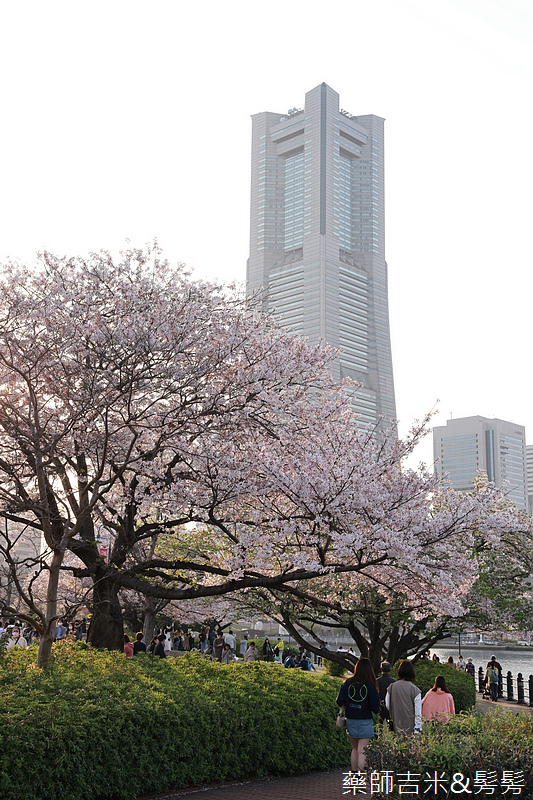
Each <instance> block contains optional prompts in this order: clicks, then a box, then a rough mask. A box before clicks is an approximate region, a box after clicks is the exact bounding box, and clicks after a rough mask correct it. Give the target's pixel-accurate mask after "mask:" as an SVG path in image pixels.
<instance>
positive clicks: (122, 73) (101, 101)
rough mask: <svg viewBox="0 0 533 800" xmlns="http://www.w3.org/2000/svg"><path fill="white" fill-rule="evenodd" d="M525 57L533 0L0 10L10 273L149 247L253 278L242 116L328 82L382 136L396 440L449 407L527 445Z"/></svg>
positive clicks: (75, 5)
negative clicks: (54, 256) (492, 422)
mask: <svg viewBox="0 0 533 800" xmlns="http://www.w3.org/2000/svg"><path fill="white" fill-rule="evenodd" d="M532 43H533V5H532V3H531V1H530V0H333V1H332V2H329V3H326V4H311V3H307V2H305V3H304V2H299V3H295V2H288V1H285V2H280V1H279V0H270V2H269V3H267V4H264V3H257V2H253V0H242V1H241V0H239V1H238V2H231V1H230V2H228V3H225V4H221V3H219V2H214V0H204V2H202V3H194V2H191V3H185V2H184V1H183V0H181V2H180V0H174V1H173V2H170V1H169V0H159V1H158V2H139V1H138V0H128V1H127V2H126V1H125V0H106V2H102V0H92V2H90V3H89V2H86V3H81V2H72V0H68V2H60V1H59V2H52V0H49V2H42V0H41V1H40V2H31V1H27V2H24V3H13V2H8V1H7V0H3V2H2V1H1V0H0V71H1V75H2V84H1V88H0V92H1V112H2V122H1V127H0V148H1V149H0V152H1V153H2V166H1V172H0V176H1V184H0V186H1V190H0V226H1V228H0V258H1V259H4V258H5V257H6V256H13V257H22V258H29V257H31V255H32V254H33V253H34V252H35V251H36V250H38V249H42V248H43V247H46V248H48V249H49V250H52V251H54V252H57V253H59V254H78V253H84V252H86V251H87V250H91V249H101V248H107V249H115V248H117V247H119V246H120V245H122V244H123V243H124V241H125V239H126V238H129V239H131V241H132V243H133V244H136V245H142V244H144V243H145V242H147V241H149V240H151V239H152V238H153V237H154V236H156V237H157V238H158V239H159V242H160V244H161V245H162V247H163V249H164V251H165V253H166V255H167V256H168V257H170V258H171V259H172V260H179V261H184V262H186V263H187V264H188V265H189V266H190V267H192V268H193V269H194V270H195V271H196V273H197V275H199V276H203V277H216V278H220V279H223V280H235V279H236V280H241V281H244V279H245V274H246V258H247V256H248V226H249V194H250V188H249V182H250V135H251V123H250V115H251V114H255V113H257V112H260V111H276V112H278V111H279V112H280V113H284V112H285V111H287V109H288V108H291V107H294V106H297V107H301V106H303V104H304V95H305V93H306V91H308V90H310V89H311V88H313V87H314V86H316V85H318V84H319V83H321V82H322V81H325V82H326V83H328V84H329V85H330V86H331V87H332V88H333V89H335V90H336V91H337V92H338V93H339V94H340V99H341V106H342V107H343V108H347V109H348V110H349V111H351V112H352V113H353V114H369V113H372V114H377V115H379V116H382V117H385V118H386V120H387V122H386V128H385V130H386V211H387V261H388V263H389V302H390V313H391V328H392V346H393V359H394V371H395V382H396V399H397V409H398V416H399V419H400V422H401V429H400V430H402V429H403V430H404V431H405V430H406V428H407V427H408V425H409V423H410V422H411V421H412V420H413V419H414V418H417V417H420V416H422V415H423V414H424V412H425V411H427V410H429V409H430V408H431V407H433V405H434V404H435V402H436V400H437V399H439V400H440V405H439V409H440V411H439V413H438V415H437V417H436V418H435V424H444V421H445V420H446V419H447V418H449V417H450V414H453V416H454V417H460V416H467V415H471V414H481V415H483V416H495V417H500V418H503V419H507V420H510V421H512V422H516V423H519V424H522V425H525V426H526V431H527V433H528V441H530V442H533V404H532V403H531V401H530V392H531V391H532V388H533V375H532V368H531V347H530V327H531V325H530V319H531V311H532V304H531V289H532V278H531V267H532V265H531V241H530V239H531V228H532V223H531V218H532V215H531V194H532V188H531V187H532V185H533V158H532V141H533V131H532V127H533V126H532V119H533V111H532V103H531V87H532V85H533V83H532V80H531V78H532V74H531V73H532V57H531V45H532ZM528 98H529V99H528ZM418 458H419V459H422V460H424V461H426V462H428V463H429V462H431V460H432V448H431V442H430V439H429V438H428V440H426V443H425V444H424V445H423V446H422V447H421V450H420V452H419V453H418ZM417 460H418V459H417Z"/></svg>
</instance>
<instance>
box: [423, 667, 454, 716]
mask: <svg viewBox="0 0 533 800" xmlns="http://www.w3.org/2000/svg"><path fill="white" fill-rule="evenodd" d="M452 714H455V703H454V701H453V697H452V693H451V692H450V690H449V689H448V687H447V686H446V679H445V677H444V675H437V676H436V677H435V683H434V684H433V687H432V688H431V689H430V690H429V692H426V694H425V695H424V697H423V698H422V719H441V720H447V719H449V717H451V716H452Z"/></svg>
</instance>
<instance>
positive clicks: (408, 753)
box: [367, 709, 533, 798]
mask: <svg viewBox="0 0 533 800" xmlns="http://www.w3.org/2000/svg"><path fill="white" fill-rule="evenodd" d="M372 770H377V771H378V772H380V771H383V770H391V771H392V772H394V773H395V774H396V775H398V774H401V773H403V774H405V773H406V772H407V770H410V771H411V772H412V773H418V774H420V775H422V776H424V775H425V772H426V771H428V772H429V773H430V774H432V773H433V771H434V770H437V771H438V772H439V774H440V773H441V772H444V773H445V775H446V777H447V778H448V779H450V778H451V777H452V776H453V774H454V773H456V772H461V773H463V775H465V776H466V777H467V778H469V779H470V790H471V791H472V790H473V789H474V787H473V781H474V779H475V776H476V771H487V772H491V771H496V773H497V777H498V780H499V779H500V777H501V774H502V771H503V770H511V771H513V772H518V771H522V772H523V775H524V779H525V782H526V786H525V788H524V789H523V790H522V793H521V797H522V798H525V797H533V715H532V714H531V713H529V712H527V711H525V712H520V713H518V714H513V712H512V711H503V710H501V709H494V711H493V712H492V713H489V714H486V715H482V714H480V713H479V712H475V711H474V712H468V713H463V714H459V715H456V716H454V717H451V718H450V719H449V720H448V721H447V722H442V721H434V722H425V723H424V726H423V731H422V733H421V734H417V735H414V736H395V735H394V734H392V733H391V732H390V731H389V729H388V727H387V726H379V725H378V726H376V737H375V738H374V739H372V741H371V743H370V745H369V747H368V748H367V771H368V772H369V773H370V772H371V771H372ZM425 788H426V787H425ZM423 791H424V789H422V790H421V792H420V794H423ZM475 795H476V790H475V789H474V791H472V794H471V795H466V794H464V795H461V796H463V797H474V796H475ZM426 796H427V797H434V794H433V793H430V794H428V795H426ZM451 796H455V795H451ZM479 796H480V797H487V796H489V795H487V794H480V795H479ZM494 796H495V797H502V796H503V791H500V789H499V788H497V789H496V791H495V795H494ZM505 796H506V797H512V796H514V794H513V793H512V792H509V793H508V794H506V795H505Z"/></svg>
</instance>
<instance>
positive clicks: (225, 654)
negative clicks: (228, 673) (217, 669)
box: [220, 642, 233, 664]
mask: <svg viewBox="0 0 533 800" xmlns="http://www.w3.org/2000/svg"><path fill="white" fill-rule="evenodd" d="M220 660H221V662H222V664H230V663H231V662H232V661H233V651H232V649H231V647H230V646H229V644H228V643H227V642H226V644H225V645H224V649H223V651H222V658H221V659H220Z"/></svg>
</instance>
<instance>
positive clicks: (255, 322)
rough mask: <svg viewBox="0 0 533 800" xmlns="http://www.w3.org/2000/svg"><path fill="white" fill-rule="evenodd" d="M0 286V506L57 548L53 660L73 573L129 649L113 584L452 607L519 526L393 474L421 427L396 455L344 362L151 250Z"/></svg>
mask: <svg viewBox="0 0 533 800" xmlns="http://www.w3.org/2000/svg"><path fill="white" fill-rule="evenodd" d="M0 291H1V295H0V383H1V385H2V395H1V398H0V508H1V513H2V514H3V515H4V516H5V518H6V520H8V522H9V523H10V524H12V523H16V524H17V523H23V524H25V525H28V526H29V527H30V528H32V529H33V530H34V531H35V532H36V534H37V535H39V536H40V535H42V536H43V538H44V541H45V542H46V547H47V548H48V550H49V552H50V558H49V559H48V560H47V562H46V568H47V570H48V575H49V580H48V590H47V598H46V607H45V611H44V620H45V621H44V622H43V624H42V631H41V633H42V635H41V651H40V660H41V662H42V663H44V662H46V660H47V659H48V658H49V656H50V648H51V644H52V641H53V639H54V632H55V620H56V619H57V616H58V608H57V595H58V584H59V578H60V575H61V573H62V571H65V570H67V571H69V572H70V573H72V574H73V575H74V576H75V577H76V578H79V579H89V580H90V581H91V582H92V609H93V617H92V621H91V625H90V630H89V641H91V642H92V643H93V644H95V645H97V646H106V647H114V648H120V649H121V648H122V632H123V627H122V615H121V607H120V601H119V593H120V591H121V590H133V591H136V592H141V593H142V594H144V595H145V596H147V597H151V598H158V599H160V600H167V601H168V602H170V601H180V602H183V601H186V600H192V601H194V600H195V599H197V598H202V597H211V598H213V597H221V596H224V595H226V594H228V593H229V592H236V591H239V590H242V589H249V588H254V587H258V588H262V589H274V590H275V589H276V588H277V589H281V588H282V587H284V586H285V585H289V584H294V583H297V582H301V581H309V580H311V579H316V578H324V577H325V576H328V575H348V574H351V575H357V576H359V579H360V580H361V581H363V582H366V581H371V582H375V583H377V584H379V585H381V586H383V587H386V588H387V590H388V589H389V588H390V587H394V585H395V584H396V583H398V584H400V585H401V586H402V587H405V591H407V592H408V593H410V594H411V595H412V594H413V592H412V588H411V586H412V581H411V578H414V577H416V578H417V580H421V581H425V585H426V587H427V599H428V602H429V603H438V604H439V605H440V607H441V608H442V609H443V610H444V611H448V610H450V609H451V610H453V609H455V608H456V607H457V604H458V602H460V601H459V600H458V597H459V596H460V593H458V592H457V586H467V585H468V583H469V581H471V580H472V579H473V577H474V576H475V574H476V563H475V559H472V557H471V552H472V547H471V546H470V544H471V541H472V539H473V537H474V535H475V534H476V531H477V532H478V534H479V532H481V534H482V535H483V536H484V537H486V539H487V541H497V540H498V538H499V535H500V531H501V530H502V529H504V528H505V526H506V525H507V524H508V523H509V513H508V511H506V510H505V509H503V508H497V507H495V506H494V503H493V498H492V497H491V496H490V491H489V490H488V489H487V491H486V492H485V493H483V492H481V493H479V494H478V495H476V497H471V498H462V499H458V498H456V497H455V496H452V495H450V496H449V497H447V498H446V497H443V493H442V492H441V490H440V488H439V484H438V480H437V479H436V478H435V476H430V475H427V474H426V473H424V472H415V471H412V470H406V469H404V468H402V459H403V457H404V456H405V455H406V454H407V453H409V452H410V451H411V450H412V448H413V447H414V445H415V444H416V442H417V441H418V438H419V437H420V436H421V435H422V433H423V430H424V423H422V424H420V425H417V426H415V427H414V429H413V432H412V433H411V434H410V436H408V437H407V438H406V440H404V441H401V440H399V439H398V438H397V436H396V432H395V430H394V427H393V426H391V427H389V428H388V429H387V430H386V431H385V432H384V433H383V434H382V435H381V436H380V437H377V436H376V435H375V432H374V431H369V430H365V429H364V428H362V427H361V426H359V425H358V421H357V419H356V418H355V417H354V416H353V414H352V412H351V405H350V396H349V394H350V392H351V391H354V390H355V391H356V390H357V389H356V388H354V387H353V386H348V385H345V386H341V387H338V386H334V385H333V384H332V382H331V379H330V377H329V372H328V366H329V364H330V362H331V360H332V359H333V358H334V357H335V355H336V354H335V352H334V351H332V350H331V349H329V348H325V347H310V346H309V344H308V343H307V342H306V341H305V340H304V339H302V338H301V337H298V336H296V335H293V334H291V333H289V332H287V331H283V330H280V329H279V328H277V327H276V326H275V325H274V324H273V322H272V321H271V320H270V319H268V318H267V317H265V316H263V315H261V314H260V313H257V312H256V310H255V309H254V306H253V304H252V305H251V306H250V305H248V304H247V303H245V302H244V300H243V299H242V298H241V297H239V295H238V293H236V292H235V291H234V290H231V289H228V288H226V287H220V286H213V285H208V284H205V283H202V282H193V281H191V280H190V279H189V277H188V276H187V274H186V273H185V272H184V270H183V268H181V267H176V268H173V267H171V266H170V265H169V264H168V263H167V262H166V261H165V260H164V259H163V258H162V256H161V254H160V252H159V250H158V248H157V247H156V246H152V247H148V248H146V249H145V250H133V249H132V250H129V251H127V252H125V253H123V254H122V256H121V257H120V259H118V260H113V259H112V257H111V256H110V255H109V254H108V253H105V252H102V253H97V254H93V255H91V256H90V257H89V258H88V259H81V258H72V259H61V258H57V257H55V256H53V255H51V254H49V253H43V254H41V256H40V259H39V262H38V264H37V265H36V266H35V267H34V268H33V269H31V270H30V269H28V268H25V267H23V266H19V265H17V264H15V263H10V264H7V265H5V267H4V271H3V275H2V278H1V279H0ZM491 503H492V507H491ZM154 537H157V540H158V541H161V542H163V544H164V545H165V547H164V548H163V550H160V549H155V550H154V551H153V552H152V553H150V552H147V553H145V555H144V556H143V557H139V545H141V544H143V543H149V542H150V541H152V540H153V538H154ZM100 539H104V540H105V541H107V542H108V557H107V558H104V556H103V555H101V554H100V549H99V540H100ZM67 552H69V553H70V554H72V556H73V557H75V559H77V566H76V565H75V564H72V563H67V562H66V561H65V554H66V553H67Z"/></svg>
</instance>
